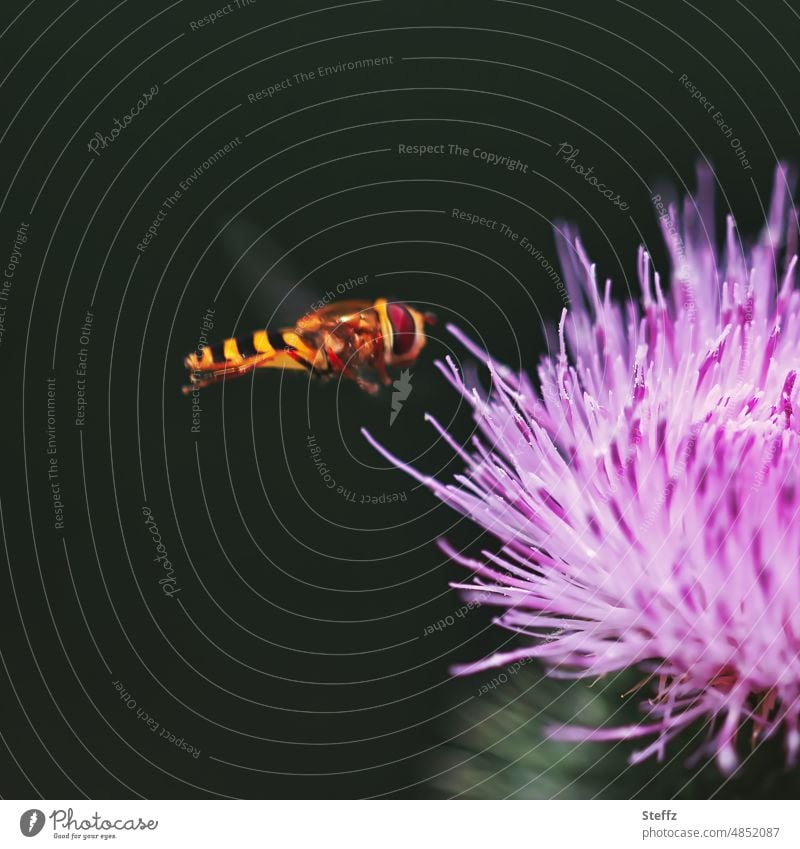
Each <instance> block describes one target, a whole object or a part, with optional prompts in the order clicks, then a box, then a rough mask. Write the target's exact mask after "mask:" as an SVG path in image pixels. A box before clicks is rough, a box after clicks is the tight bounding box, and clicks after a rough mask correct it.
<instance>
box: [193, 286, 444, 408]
mask: <svg viewBox="0 0 800 849" xmlns="http://www.w3.org/2000/svg"><path fill="white" fill-rule="evenodd" d="M435 322H436V317H435V316H434V315H433V313H429V312H420V311H419V310H416V309H414V308H413V307H411V306H409V305H408V304H404V303H398V302H390V301H387V300H386V299H385V298H379V299H378V300H377V301H374V302H372V301H366V300H353V301H339V302H335V303H332V304H328V305H326V306H323V307H322V308H321V309H319V310H315V311H313V312H309V313H307V314H306V315H304V316H303V317H302V318H301V319H300V320H299V321H298V322H297V323H296V324H295V326H294V327H292V328H283V329H280V330H270V329H265V330H256V331H255V332H253V333H250V334H248V335H247V336H240V337H238V338H235V339H226V340H225V341H224V342H220V343H218V344H216V345H206V346H205V347H204V348H203V349H202V352H200V353H193V354H189V356H188V357H186V359H185V360H184V363H185V365H186V368H188V369H189V370H190V371H191V377H190V380H191V383H190V385H189V386H184V387H183V391H184V393H188V392H191V391H192V390H193V389H202V387H204V386H208V385H209V384H211V383H217V382H218V381H220V380H224V379H226V378H228V379H229V378H234V377H242V376H243V375H245V374H248V373H249V372H251V371H253V369H257V368H284V369H298V370H301V371H307V372H309V373H310V374H313V375H315V376H317V377H322V378H331V377H335V376H336V375H341V376H342V377H346V378H349V379H350V380H354V381H355V382H356V383H357V384H358V385H359V386H360V387H361V388H362V389H363V390H365V391H366V392H369V393H370V394H372V393H375V392H377V391H378V390H379V389H380V384H381V383H382V384H383V385H384V386H386V385H388V384H390V383H391V382H392V381H391V378H390V377H389V375H388V374H387V371H386V369H387V366H388V367H391V366H407V365H410V364H411V363H413V362H414V361H415V360H416V358H417V357H418V356H419V353H420V351H421V350H422V348H423V347H424V346H425V342H426V336H425V325H426V324H434V323H435ZM376 379H377V380H376ZM377 381H380V383H378V382H377Z"/></svg>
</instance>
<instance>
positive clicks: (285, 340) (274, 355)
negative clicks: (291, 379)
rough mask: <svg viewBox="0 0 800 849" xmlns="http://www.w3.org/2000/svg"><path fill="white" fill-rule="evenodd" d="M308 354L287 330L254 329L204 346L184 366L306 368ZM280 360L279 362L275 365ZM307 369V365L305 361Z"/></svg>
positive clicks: (201, 368) (198, 368)
mask: <svg viewBox="0 0 800 849" xmlns="http://www.w3.org/2000/svg"><path fill="white" fill-rule="evenodd" d="M308 353H310V352H309V351H308V350H307V347H306V346H305V345H304V344H303V343H302V342H301V340H300V339H298V338H297V336H296V334H295V333H294V332H292V331H287V330H256V331H255V332H253V333H248V334H247V335H245V336H238V337H236V338H235V339H225V341H223V342H218V343H216V344H215V345H206V346H205V347H204V348H203V350H202V352H201V353H200V355H198V354H196V353H192V354H189V356H188V357H186V361H185V362H186V367H187V368H189V369H191V370H192V371H216V370H218V369H225V368H238V367H242V366H245V367H247V366H250V367H255V366H257V365H264V366H268V365H276V366H281V367H283V368H292V367H294V368H306V367H307V366H306V365H304V362H308V360H307V355H308ZM276 360H280V362H276ZM308 365H309V366H310V362H308Z"/></svg>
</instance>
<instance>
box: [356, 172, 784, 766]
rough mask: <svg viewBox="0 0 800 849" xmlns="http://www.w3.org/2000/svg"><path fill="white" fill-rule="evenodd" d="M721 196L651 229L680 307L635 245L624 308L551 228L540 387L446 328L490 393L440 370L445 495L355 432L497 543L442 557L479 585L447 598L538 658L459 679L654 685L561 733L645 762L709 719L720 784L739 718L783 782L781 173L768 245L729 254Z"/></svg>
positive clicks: (708, 192)
mask: <svg viewBox="0 0 800 849" xmlns="http://www.w3.org/2000/svg"><path fill="white" fill-rule="evenodd" d="M712 179H713V177H712V174H711V173H710V172H709V171H708V170H703V169H700V170H699V171H698V193H697V196H696V197H695V198H687V199H686V200H685V201H684V204H683V209H682V212H679V209H678V207H677V206H676V205H674V204H670V205H669V206H668V207H666V208H665V209H664V210H663V214H662V215H661V225H662V231H663V235H664V239H665V242H666V245H667V248H668V250H669V253H670V255H671V262H672V274H671V285H670V291H669V294H667V293H666V292H665V290H664V287H663V286H662V282H661V280H660V278H659V275H658V273H657V272H655V273H651V261H650V257H649V256H648V254H647V252H646V251H645V250H644V249H642V248H640V249H639V254H638V278H639V283H640V286H641V298H640V302H639V303H636V302H635V301H634V300H627V301H626V302H625V303H624V304H623V305H619V304H617V303H615V302H614V301H612V300H611V284H610V281H606V284H605V287H604V289H603V291H602V293H601V291H600V290H599V287H598V283H597V277H596V270H595V267H594V265H592V264H591V263H590V262H589V260H588V259H587V257H586V254H585V252H584V250H583V247H582V246H581V243H580V241H579V240H578V239H577V237H576V236H575V234H574V233H573V232H572V231H571V229H570V228H569V227H561V228H557V234H558V230H559V229H560V237H559V238H558V242H559V245H558V247H559V256H560V259H561V263H562V265H563V270H564V278H565V281H566V283H567V289H568V293H569V296H570V300H571V309H570V311H569V312H568V311H567V310H564V312H563V313H562V316H561V320H560V323H559V326H558V340H559V343H558V344H559V350H558V353H557V354H556V355H555V356H548V357H545V358H544V359H543V360H542V362H541V364H540V365H539V368H538V387H537V388H534V384H533V382H532V381H531V380H530V379H529V378H528V377H527V376H526V375H525V374H519V375H518V374H515V373H513V372H512V371H511V370H510V369H508V368H506V367H504V366H503V365H501V364H499V363H497V362H495V361H494V360H492V359H491V357H489V356H488V355H487V354H485V353H484V352H483V351H481V350H480V349H479V348H478V347H477V346H476V345H474V344H473V343H472V342H471V341H470V340H469V339H467V338H466V337H465V336H464V335H463V334H462V333H460V332H459V331H458V329H456V328H453V327H451V328H449V329H450V330H451V332H452V333H453V334H454V335H455V336H456V337H457V338H458V339H459V340H460V341H461V343H463V344H464V345H465V346H466V348H467V349H468V350H470V351H471V352H472V353H473V355H475V356H477V357H479V358H480V359H481V360H482V361H483V362H484V363H485V364H486V365H487V367H488V369H489V372H490V376H491V387H490V389H489V391H488V392H486V393H482V392H481V391H480V390H479V389H478V388H477V387H476V386H468V385H467V383H466V381H465V379H464V378H463V377H462V375H461V374H460V373H459V371H458V370H457V369H456V367H455V365H454V364H453V363H452V362H451V361H449V360H448V362H447V364H442V363H438V364H437V365H438V366H439V368H440V370H441V371H442V373H443V374H444V375H445V377H446V378H447V380H448V381H449V382H450V383H451V384H452V386H453V387H454V388H455V389H456V390H458V391H459V392H461V393H462V394H463V396H464V398H465V399H467V401H469V403H470V404H471V405H472V409H473V411H474V417H475V421H476V424H477V431H478V435H476V436H475V437H474V438H473V440H472V444H471V446H469V448H462V447H460V446H459V445H457V444H456V442H455V440H454V439H453V438H452V437H451V436H450V435H449V434H448V433H447V432H446V431H445V430H444V429H443V428H442V427H441V426H440V425H439V424H438V423H437V422H435V421H434V420H432V419H431V421H432V422H433V424H434V426H435V427H436V428H437V430H438V431H439V432H440V433H441V435H442V437H443V438H444V439H445V440H446V441H447V442H448V444H449V445H451V446H452V448H453V450H454V451H456V452H458V454H459V455H460V457H461V458H462V459H463V461H464V464H465V467H466V468H465V472H464V474H462V475H458V476H457V477H456V479H455V482H454V483H451V484H447V485H445V484H443V483H440V482H439V481H437V480H434V479H432V478H430V477H427V476H425V475H423V474H421V473H420V472H418V471H416V470H415V469H413V468H411V467H409V466H407V465H405V464H403V463H402V462H401V461H399V460H397V458H395V457H393V455H391V454H390V453H389V452H388V451H386V450H385V449H383V448H381V447H380V446H379V445H377V443H376V442H375V441H374V440H372V438H371V437H369V434H365V435H366V436H367V438H368V439H370V441H371V442H372V444H373V445H375V447H377V448H378V449H379V450H381V451H382V452H383V453H384V455H385V456H387V457H388V458H389V459H390V460H392V461H393V462H395V463H397V464H398V465H399V466H401V467H402V468H404V469H405V470H406V471H408V473H409V474H411V475H413V476H414V477H415V478H416V479H418V480H420V481H422V482H424V483H425V484H426V485H427V486H428V487H430V489H431V490H432V491H433V492H434V493H435V494H436V495H437V496H438V497H439V498H441V500H442V501H444V502H446V503H447V504H449V505H451V506H452V507H454V508H455V509H456V510H458V511H460V512H461V513H463V514H465V515H467V516H469V517H470V518H471V519H473V520H474V521H475V522H476V523H477V524H478V525H480V526H482V527H483V528H484V529H486V530H487V531H489V532H491V534H493V535H494V536H495V537H496V538H497V539H498V540H499V543H500V545H499V550H497V551H484V552H482V554H481V558H482V559H480V560H475V559H471V558H468V557H466V556H464V555H463V554H461V553H459V552H457V551H455V550H454V549H453V548H452V547H451V546H450V545H449V544H447V543H446V542H443V543H442V547H443V549H444V551H445V552H446V553H447V554H448V555H449V556H450V557H451V558H452V559H453V560H454V561H457V562H458V563H460V564H462V565H463V566H465V567H467V568H468V569H469V570H471V572H472V575H473V577H472V582H471V583H463V584H455V585H454V586H457V587H459V588H460V589H462V590H463V591H464V592H465V593H466V594H467V595H468V596H469V594H470V593H474V592H480V593H481V594H482V595H483V596H484V597H485V595H486V594H487V593H492V594H493V597H494V598H495V599H496V603H497V605H499V606H500V607H501V608H502V613H501V615H500V616H499V617H498V618H497V620H496V621H497V622H498V623H499V624H500V625H502V626H504V627H505V628H508V629H509V630H511V631H514V632H517V633H518V634H520V635H522V636H523V637H524V638H526V645H524V646H523V647H521V648H517V649H515V650H513V651H506V652H499V653H496V654H494V655H492V656H491V657H487V658H485V659H483V660H480V661H478V662H475V663H472V664H469V665H467V666H463V667H458V668H457V669H456V672H458V673H467V672H474V671H477V670H481V669H485V668H488V667H495V666H500V665H506V664H508V663H510V662H513V661H514V660H517V659H519V658H522V657H534V658H539V659H540V660H541V661H542V662H543V663H544V664H545V665H546V667H547V668H548V670H549V672H550V674H552V675H554V676H557V677H574V678H586V677H592V678H594V677H597V676H603V675H605V674H607V673H611V672H614V671H617V670H621V669H625V668H628V667H638V668H640V669H641V670H643V672H644V674H645V675H647V676H648V677H647V680H646V681H645V682H643V685H642V686H643V687H645V686H647V687H651V688H654V689H655V693H654V694H653V695H652V698H650V699H649V700H647V701H646V702H645V703H644V704H643V709H644V710H645V711H646V713H647V717H646V718H643V720H642V722H641V724H637V725H630V726H625V727H616V728H606V727H601V728H595V729H591V728H584V727H571V726H561V727H560V728H555V729H553V731H552V733H553V734H554V736H557V737H560V738H561V739H570V740H597V741H601V740H623V739H633V738H642V737H647V736H652V735H655V739H654V740H651V741H649V742H648V744H647V745H646V746H645V747H644V748H642V749H641V750H639V751H637V752H636V753H634V755H633V756H632V758H631V760H632V762H638V761H640V760H642V759H644V758H647V757H649V756H652V755H657V756H658V757H659V759H660V758H663V756H664V754H665V749H666V745H667V743H668V741H669V740H671V739H672V738H673V737H674V736H676V735H677V734H679V733H680V732H681V731H682V730H683V729H685V728H687V727H688V726H690V725H692V724H693V723H695V722H697V721H699V720H702V719H705V720H707V721H708V722H709V725H710V729H709V736H708V741H707V742H706V743H705V744H704V745H703V747H702V749H701V750H700V751H699V752H698V753H697V755H698V756H700V755H712V754H713V755H715V756H716V759H717V762H718V764H719V767H720V769H721V770H722V771H723V772H724V773H730V772H731V771H732V770H734V769H735V767H736V766H737V764H738V748H739V747H737V735H738V734H739V732H740V729H741V727H742V726H743V724H744V723H745V722H747V721H748V720H750V721H751V723H752V725H751V726H749V727H751V728H752V739H753V741H756V740H760V739H764V738H766V737H768V736H770V735H772V734H777V733H778V732H780V733H782V734H783V735H784V744H785V748H786V756H787V763H788V764H789V765H790V766H794V765H795V764H796V762H797V755H798V748H800V732H799V731H798V715H799V714H800V517H798V511H800V463H799V462H798V461H800V457H799V456H798V454H799V452H800V421H799V417H798V415H797V414H796V412H795V405H796V404H797V402H798V398H797V395H798V389H797V387H796V369H797V368H798V365H800V292H799V291H798V290H797V289H796V288H795V266H796V261H797V257H796V256H795V249H796V234H797V218H796V215H795V214H794V211H793V210H791V211H790V209H789V207H790V204H789V203H788V201H789V199H790V197H791V193H790V190H789V188H788V175H787V169H786V168H785V167H783V166H779V167H778V168H777V169H776V173H775V184H774V190H773V197H772V202H771V207H770V210H769V215H768V220H767V224H766V227H765V228H764V231H763V233H762V235H761V237H760V238H759V239H758V240H757V242H755V243H754V244H753V245H752V246H750V247H749V248H745V247H743V246H742V244H741V242H740V240H739V238H738V236H737V232H736V229H735V226H734V223H733V220H732V218H730V217H728V220H727V238H726V241H725V246H724V250H722V251H719V252H718V250H717V246H716V240H715V237H714V229H713V228H714V209H713V188H712V186H713V183H712ZM787 219H788V221H789V223H788V227H787Z"/></svg>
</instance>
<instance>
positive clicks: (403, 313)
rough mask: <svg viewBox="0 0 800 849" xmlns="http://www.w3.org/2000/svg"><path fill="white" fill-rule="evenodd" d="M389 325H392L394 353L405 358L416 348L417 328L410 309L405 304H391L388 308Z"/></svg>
mask: <svg viewBox="0 0 800 849" xmlns="http://www.w3.org/2000/svg"><path fill="white" fill-rule="evenodd" d="M386 315H387V316H388V318H389V324H391V325H392V340H393V341H392V353H393V354H395V355H397V356H398V357H404V356H405V355H406V354H408V353H409V351H411V349H412V348H413V347H414V341H415V340H416V336H417V328H416V326H415V325H414V319H413V317H412V315H411V313H410V312H409V311H408V308H407V307H405V306H404V305H403V304H389V305H388V306H387V307H386Z"/></svg>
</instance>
